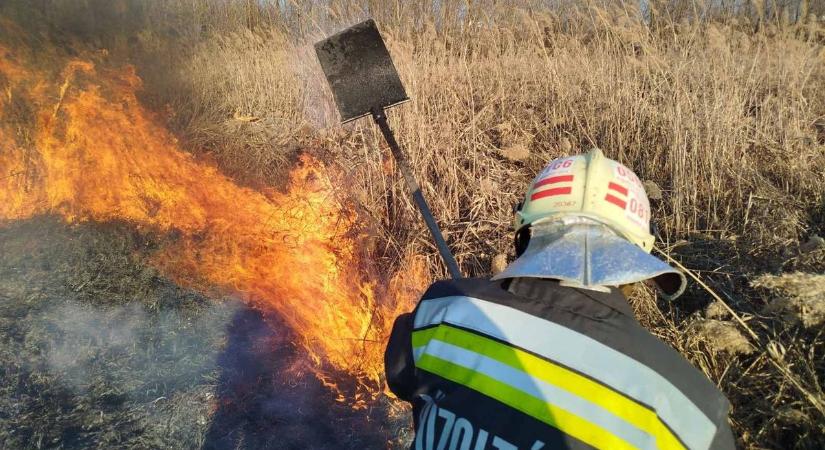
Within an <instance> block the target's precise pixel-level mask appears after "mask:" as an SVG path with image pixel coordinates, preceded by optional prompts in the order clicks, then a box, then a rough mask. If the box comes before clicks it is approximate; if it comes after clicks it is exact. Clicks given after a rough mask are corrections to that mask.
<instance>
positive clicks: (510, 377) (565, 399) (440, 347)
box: [425, 339, 656, 448]
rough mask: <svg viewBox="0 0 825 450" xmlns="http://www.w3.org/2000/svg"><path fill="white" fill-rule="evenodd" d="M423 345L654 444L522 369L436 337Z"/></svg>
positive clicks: (641, 444) (630, 439)
mask: <svg viewBox="0 0 825 450" xmlns="http://www.w3.org/2000/svg"><path fill="white" fill-rule="evenodd" d="M425 347H426V350H425V353H426V354H428V355H432V356H435V357H437V358H441V359H443V360H446V361H449V362H451V363H453V364H458V365H459V366H462V367H465V368H467V369H470V370H472V371H474V372H478V373H481V374H484V375H487V376H488V377H490V378H493V379H495V380H498V381H499V382H501V383H503V384H506V385H508V386H510V387H512V388H514V389H517V390H519V391H521V392H524V393H525V394H527V395H529V396H531V397H534V398H537V399H539V400H541V401H543V402H545V403H550V404H552V405H554V406H557V407H559V408H562V409H564V410H566V411H568V412H570V413H572V414H575V415H577V416H579V417H581V418H582V419H584V420H586V421H588V422H590V423H593V424H596V425H598V426H600V427H602V428H604V429H605V430H607V431H608V432H610V433H611V434H613V435H615V436H616V437H618V438H620V439H622V440H624V441H626V442H627V443H629V444H631V445H633V446H635V447H637V448H656V438H654V437H653V436H651V435H649V434H647V433H645V432H644V431H642V430H640V429H639V428H636V427H635V426H633V425H631V424H629V423H627V422H625V421H624V420H622V419H621V418H619V417H617V416H615V415H613V414H612V413H611V412H609V411H607V410H606V409H604V408H602V407H601V406H599V405H596V404H594V403H591V402H589V401H587V400H585V399H583V398H581V397H579V396H578V395H574V394H571V393H569V392H567V391H565V390H564V389H559V388H557V387H556V386H553V385H551V384H549V383H547V382H545V381H542V380H539V379H537V378H533V377H531V376H530V375H529V374H527V373H525V372H523V371H521V370H518V369H515V368H513V367H510V366H508V365H507V364H504V363H501V362H499V361H496V360H494V359H492V358H489V357H486V356H484V355H481V354H478V353H475V352H472V351H470V350H466V349H463V348H461V347H458V346H455V345H452V344H449V343H447V342H443V341H439V340H437V339H433V340H431V341H430V342H429V343H427V345H426V346H425Z"/></svg>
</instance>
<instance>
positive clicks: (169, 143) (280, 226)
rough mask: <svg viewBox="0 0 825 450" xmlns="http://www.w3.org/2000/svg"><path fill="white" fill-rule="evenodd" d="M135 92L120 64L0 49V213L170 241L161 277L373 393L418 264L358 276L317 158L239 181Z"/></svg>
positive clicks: (421, 273) (342, 208)
mask: <svg viewBox="0 0 825 450" xmlns="http://www.w3.org/2000/svg"><path fill="white" fill-rule="evenodd" d="M3 80H5V85H4V82H3ZM140 86H141V81H140V79H139V78H138V77H137V75H136V74H135V71H134V69H133V68H132V67H128V66H127V67H126V68H125V69H123V70H120V71H113V70H107V69H100V68H97V67H95V65H94V64H93V63H91V62H89V61H82V60H72V61H70V62H69V63H68V64H67V65H66V66H65V68H64V70H63V71H62V74H61V79H60V80H59V81H58V82H54V81H52V80H49V79H48V78H47V77H46V75H44V74H43V73H41V72H40V71H37V70H33V69H31V68H29V67H27V66H26V65H25V64H24V63H21V62H20V61H19V60H18V59H17V58H16V57H15V55H14V53H13V52H11V51H9V50H8V49H6V48H3V47H0V89H2V91H0V94H2V95H0V119H2V122H0V219H5V220H11V219H22V218H27V217H31V216H32V215H35V214H41V213H57V214H60V215H62V216H63V217H64V218H65V219H66V220H67V221H70V222H75V221H86V220H95V221H108V220H125V221H128V222H131V223H133V224H135V226H136V227H138V228H139V229H144V230H148V231H153V232H162V233H167V234H168V235H170V236H175V237H174V238H173V239H170V240H171V241H172V242H171V243H169V244H167V245H166V246H165V247H164V248H162V249H161V250H160V251H159V252H158V253H157V254H156V255H154V257H153V263H154V264H155V265H156V266H157V267H159V268H160V269H161V270H162V271H163V273H165V274H166V275H167V276H169V277H171V278H173V279H174V280H176V281H177V282H179V283H181V284H184V285H188V286H195V287H201V288H203V287H210V288H211V287H217V288H218V289H220V290H222V291H224V292H231V293H233V294H234V295H237V296H240V297H241V298H243V299H245V300H246V301H249V302H251V303H253V304H255V305H257V306H259V307H264V308H270V309H272V310H274V311H276V312H277V313H278V314H279V315H281V316H282V317H283V318H284V319H285V321H286V323H287V324H288V325H289V326H290V327H291V328H292V329H293V330H294V331H295V334H296V336H297V339H298V340H299V342H298V344H300V345H301V346H302V348H303V349H304V350H305V351H306V353H307V355H308V356H309V357H310V358H311V360H312V361H313V362H314V363H315V367H316V372H317V374H318V375H319V377H320V378H321V379H322V380H326V381H327V382H329V380H330V379H332V378H330V377H331V376H332V375H331V374H334V373H341V372H343V373H348V374H350V375H352V376H353V377H354V378H355V379H356V380H357V382H358V383H359V384H360V386H362V387H366V388H367V389H368V391H369V392H370V393H371V394H368V395H373V396H374V395H375V394H376V393H377V392H379V391H380V389H379V386H380V375H381V373H382V364H381V361H382V358H381V355H382V352H383V346H384V342H385V339H386V336H387V332H388V328H389V326H390V325H391V321H392V319H393V317H394V315H395V314H396V313H397V312H400V311H402V310H404V309H408V308H409V307H410V305H411V303H412V300H413V299H414V297H415V294H417V293H419V292H420V289H421V288H422V287H423V283H424V282H425V281H426V271H425V270H423V269H422V268H420V267H419V268H418V269H417V270H413V271H411V272H410V273H409V274H408V275H410V276H411V277H412V278H409V279H396V280H395V281H393V282H392V283H390V284H391V286H390V289H389V290H386V291H387V292H388V293H389V295H384V294H383V292H384V291H385V290H382V289H380V288H379V287H378V286H377V283H376V281H375V280H374V279H371V278H370V277H368V276H365V275H364V274H367V273H370V270H369V267H368V266H369V261H368V258H366V256H365V254H364V250H363V246H362V245H361V241H362V239H361V238H362V237H363V236H362V234H361V233H360V232H359V231H358V230H359V227H358V226H357V219H358V218H357V216H356V214H355V213H354V212H353V210H352V209H351V208H349V207H348V206H347V203H346V201H344V200H342V198H341V195H343V194H342V192H341V190H340V189H336V186H335V184H336V182H335V180H334V176H333V175H331V174H330V172H328V171H327V170H326V169H325V168H324V166H323V165H322V164H321V163H320V162H319V161H317V160H316V159H313V158H311V157H309V156H302V157H301V158H300V161H299V163H298V165H297V166H296V168H295V169H294V170H293V171H292V173H291V174H290V177H289V183H288V187H287V189H286V191H285V192H284V193H280V192H275V191H271V192H266V193H262V192H258V191H255V190H252V189H249V188H244V187H240V186H238V185H236V184H235V183H233V182H232V180H230V179H228V178H227V177H225V176H223V175H222V174H221V173H220V172H219V171H218V170H217V169H216V168H215V167H213V166H212V165H209V164H206V163H203V162H198V161H196V160H195V159H194V158H193V157H191V156H190V155H189V154H187V153H185V152H183V151H181V150H180V149H179V148H178V146H177V144H176V141H175V138H174V137H173V136H172V135H171V134H170V133H169V132H168V131H167V130H166V129H165V128H164V127H163V126H161V125H160V124H159V122H158V120H157V118H156V117H155V116H154V115H153V114H152V113H150V112H148V111H147V110H145V109H144V108H143V107H142V106H141V105H140V103H139V102H138V100H137V98H136V96H135V92H136V91H137V90H138V89H139V88H140ZM17 96H20V97H17ZM19 105H29V110H31V111H33V114H32V120H33V122H34V124H33V128H32V129H33V131H32V132H31V133H27V132H21V131H20V128H19V127H18V128H15V127H14V126H13V123H14V122H15V120H13V119H14V117H16V116H15V114H16V113H19V111H16V108H17V109H19V108H18V106H19ZM396 296H397V297H396ZM392 297H396V298H392ZM323 368H327V369H330V371H327V370H326V369H323ZM358 397H359V398H362V397H363V392H362V393H360V394H358Z"/></svg>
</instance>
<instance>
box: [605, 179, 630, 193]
mask: <svg viewBox="0 0 825 450" xmlns="http://www.w3.org/2000/svg"><path fill="white" fill-rule="evenodd" d="M607 188H608V189H613V190H614V191H616V192H618V193H620V194H622V195H627V188H626V187H624V186H622V185H621V184H617V183H613V182H610V184H608V185H607Z"/></svg>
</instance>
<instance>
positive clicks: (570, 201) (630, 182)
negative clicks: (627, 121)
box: [493, 149, 686, 298]
mask: <svg viewBox="0 0 825 450" xmlns="http://www.w3.org/2000/svg"><path fill="white" fill-rule="evenodd" d="M515 229H516V252H517V253H518V259H516V260H515V261H513V263H512V264H510V265H509V266H508V267H507V269H505V270H504V271H503V272H501V273H500V274H498V275H496V276H495V277H493V279H494V280H498V279H505V278H517V277H534V278H554V279H558V280H561V282H562V284H564V285H568V286H574V287H579V288H584V289H592V290H599V291H607V290H609V289H608V286H619V285H623V284H630V283H635V282H637V281H643V280H647V279H653V280H654V281H655V282H656V284H657V285H658V286H659V288H660V289H661V290H662V292H663V294H664V295H665V296H666V297H668V298H675V297H678V296H679V295H681V294H682V292H684V289H685V285H686V280H685V277H684V275H683V274H682V273H681V272H679V271H678V270H676V269H673V268H672V267H670V266H669V265H667V264H665V263H664V262H662V261H660V260H659V259H657V258H655V257H653V256H651V255H650V251H651V250H652V248H653V241H654V237H653V235H651V233H650V203H649V202H648V199H647V194H646V193H645V190H644V186H643V185H642V182H641V181H639V178H638V177H637V176H636V174H634V173H633V171H631V170H630V169H628V168H627V167H625V166H624V165H622V164H619V163H618V162H616V161H613V160H612V159H608V158H606V157H605V156H604V154H602V152H601V150H599V149H593V150H590V151H589V152H587V153H586V154H583V155H575V156H570V157H566V158H559V159H556V160H554V161H552V162H551V163H550V164H548V165H547V166H546V167H545V168H544V170H542V171H541V173H539V175H538V176H537V177H536V179H535V180H534V181H533V183H532V184H531V185H530V189H529V190H528V192H527V197H526V198H525V200H524V203H523V204H522V205H521V207H520V208H519V209H518V211H516V218H515Z"/></svg>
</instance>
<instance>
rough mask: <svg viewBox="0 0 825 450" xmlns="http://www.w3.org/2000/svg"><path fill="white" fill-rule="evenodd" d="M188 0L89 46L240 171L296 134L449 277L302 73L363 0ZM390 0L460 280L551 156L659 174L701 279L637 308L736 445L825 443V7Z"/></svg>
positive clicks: (419, 137) (676, 248) (414, 120)
mask: <svg viewBox="0 0 825 450" xmlns="http://www.w3.org/2000/svg"><path fill="white" fill-rule="evenodd" d="M115 3H118V4H125V5H132V3H136V4H139V3H140V2H131V3H130V2H125V1H124V2H115ZM184 3H186V2H180V3H175V2H170V5H172V4H176V5H178V6H179V9H177V10H175V11H176V14H167V15H166V16H164V21H148V22H147V25H145V26H142V27H138V28H135V29H134V30H131V31H128V30H127V31H123V32H122V34H126V35H127V36H122V35H121V34H119V33H114V32H109V31H107V33H98V34H94V35H93V37H94V39H92V40H89V39H86V40H85V41H84V42H85V43H84V45H88V42H92V45H95V46H98V47H100V48H106V49H107V51H108V53H109V56H108V57H109V58H110V59H111V62H112V63H113V64H114V63H118V64H119V63H122V62H123V61H129V62H132V63H134V64H136V65H137V67H138V69H139V73H140V74H141V76H142V78H143V79H144V81H145V86H146V88H145V92H144V96H145V101H146V102H147V104H150V105H153V106H154V107H155V108H156V109H157V110H158V111H161V112H162V114H163V116H164V117H165V119H166V120H167V121H168V123H169V125H170V127H172V128H173V129H174V130H175V131H176V132H177V133H179V135H180V136H181V138H182V140H183V141H184V142H186V143H187V146H188V147H189V148H191V149H193V151H195V152H200V153H205V154H208V155H210V157H212V158H214V159H216V160H217V162H218V163H219V164H220V165H221V167H223V168H224V169H225V170H226V171H227V173H230V174H232V175H233V176H235V177H236V178H237V179H239V180H242V181H243V182H245V183H249V184H252V185H256V184H261V185H277V184H279V182H280V181H279V180H280V179H281V178H282V175H283V168H284V167H287V166H288V162H289V161H290V160H291V158H292V157H293V156H294V154H295V153H296V152H298V151H309V152H312V153H314V154H316V155H318V156H320V157H322V158H323V159H325V160H326V161H328V162H329V163H330V164H332V165H334V166H336V167H338V168H339V169H340V170H341V171H342V172H344V173H346V174H348V177H349V180H350V186H351V187H350V189H351V193H352V196H353V199H354V201H355V202H356V203H357V206H358V208H359V210H360V211H361V212H362V214H361V216H362V217H363V220H364V221H366V222H368V223H369V226H370V227H371V228H372V229H373V230H374V233H375V235H376V239H377V242H378V243H379V245H378V246H377V247H376V249H375V250H374V257H375V259H376V260H378V261H379V266H381V267H387V268H391V269H394V268H395V267H396V266H397V265H398V264H399V263H400V262H401V261H403V260H404V257H405V256H406V255H409V254H422V255H424V256H425V257H426V258H427V260H428V261H429V262H430V266H431V270H432V272H433V274H434V276H436V277H438V276H444V275H445V272H444V270H443V268H442V267H441V266H440V264H439V261H438V257H437V253H436V251H435V249H434V247H433V246H432V244H431V243H430V242H429V240H428V239H427V235H426V233H425V230H424V227H423V225H421V224H420V223H419V220H418V217H417V213H416V212H415V209H414V208H413V205H412V203H411V202H410V200H409V197H408V195H407V193H406V191H405V189H404V186H403V183H402V182H401V180H400V179H399V177H398V175H397V174H396V172H395V171H394V170H393V164H392V161H391V159H389V156H388V154H387V152H383V151H381V148H382V141H381V140H380V136H379V135H377V134H376V130H375V129H374V128H373V127H372V124H371V123H369V122H368V121H364V122H363V123H356V124H354V125H348V126H345V127H340V126H337V125H336V118H335V112H334V106H333V105H332V104H331V103H330V100H329V93H328V92H327V91H326V85H325V82H324V80H323V78H321V76H320V74H319V71H318V68H317V67H316V62H315V59H314V54H313V53H312V49H311V44H312V43H313V42H314V41H315V40H317V39H319V38H321V37H322V36H324V35H325V34H327V33H329V32H331V31H334V30H335V29H337V28H341V27H342V26H343V25H347V24H350V23H354V22H356V21H357V20H358V19H360V18H363V17H365V16H366V13H365V12H364V9H362V8H359V7H357V2H341V5H342V6H341V5H339V6H338V7H337V8H338V9H333V10H331V11H332V12H329V11H327V12H326V13H324V14H321V13H318V12H317V10H312V9H311V8H310V9H308V10H307V11H308V12H307V14H306V15H304V16H300V18H295V16H290V17H291V19H289V20H287V19H285V18H284V17H281V16H272V15H268V14H267V13H266V11H268V10H260V9H254V12H253V10H252V9H243V10H242V11H241V12H238V11H236V10H232V11H229V10H222V11H223V13H224V15H220V14H214V11H212V10H210V9H209V7H208V4H209V3H210V2H209V1H208V0H202V1H200V2H188V3H186V4H191V5H200V6H198V8H201V9H198V8H196V7H195V6H191V8H189V9H185V8H183V6H181V5H183V4H184ZM425 3H426V2H410V4H411V5H420V4H425ZM474 3H475V2H470V4H471V5H472V4H474ZM374 7H375V8H379V5H374ZM124 8H126V7H124ZM169 8H172V6H170V7H169ZM386 8H387V9H386V10H385V9H384V8H383V7H381V8H379V9H377V10H374V11H373V15H375V16H377V18H378V20H379V23H380V24H381V25H382V32H383V34H384V37H385V39H386V40H387V43H388V46H389V48H390V51H391V53H392V55H393V58H394V60H395V64H396V66H397V67H398V69H399V72H400V73H401V76H402V78H403V80H404V82H405V85H406V88H407V90H408V93H409V94H410V97H411V98H412V101H411V102H410V103H409V104H406V105H404V106H400V107H398V108H396V109H395V110H393V111H392V112H391V114H390V115H391V120H392V122H393V125H394V127H395V128H396V133H397V135H398V136H399V138H400V141H401V142H402V144H403V145H404V147H405V148H406V150H407V152H408V153H409V155H410V158H411V160H412V162H413V166H414V168H415V171H416V173H417V175H418V177H419V179H420V180H421V181H422V185H423V189H424V191H425V195H426V197H427V198H428V199H429V201H430V203H431V206H432V208H433V209H434V212H435V215H436V217H437V218H438V219H439V221H440V223H441V225H442V227H443V230H444V232H445V234H446V236H447V240H448V242H449V244H450V246H451V247H452V249H453V251H454V252H455V254H456V257H457V259H458V261H459V262H460V264H461V266H462V269H463V270H464V272H465V274H468V275H472V276H487V275H489V274H490V271H491V270H492V266H493V265H496V264H494V262H496V261H497V265H501V262H502V260H503V259H505V258H507V257H508V256H509V257H512V254H511V249H510V247H511V232H510V224H511V220H512V218H511V208H512V205H513V204H515V203H516V202H517V201H518V200H519V197H520V195H522V191H523V188H524V186H526V184H527V183H528V182H529V180H530V179H531V178H532V176H533V175H534V174H535V173H536V172H537V171H538V170H539V169H540V168H541V167H542V166H543V165H544V164H545V163H546V162H547V161H549V160H551V159H553V158H555V157H558V156H561V155H564V154H569V153H571V152H578V151H582V150H586V149H588V148H590V147H593V146H598V147H600V148H602V149H604V150H605V152H606V154H607V155H608V156H610V157H613V158H616V159H618V160H620V161H622V162H623V163H625V164H626V165H628V166H630V167H632V168H633V169H634V170H635V171H636V173H638V174H639V176H640V178H642V179H644V180H647V185H648V186H649V188H650V190H655V191H658V194H657V195H655V196H653V195H652V198H654V208H655V211H654V219H655V221H656V223H657V225H658V229H659V231H660V234H661V238H662V239H661V241H660V242H659V244H658V245H659V252H660V254H661V255H662V256H663V257H667V258H672V260H673V261H675V263H678V264H680V265H682V266H683V267H685V268H687V269H689V270H690V273H691V276H692V277H693V279H692V282H691V286H690V288H689V290H688V292H687V293H686V295H685V296H684V297H683V298H682V299H681V300H679V301H677V302H675V303H664V302H663V301H661V300H659V299H657V298H656V297H655V295H654V293H653V292H652V291H649V290H647V289H646V288H645V289H639V290H637V292H636V293H635V295H633V297H632V298H631V302H632V303H633V305H634V307H635V308H636V310H637V313H638V315H639V318H640V321H641V322H642V323H643V324H645V325H646V326H647V327H649V328H650V329H651V330H652V331H653V332H654V333H655V334H656V335H658V336H660V337H661V338H662V339H664V340H665V341H667V342H669V343H670V344H671V345H673V346H674V347H675V348H676V349H678V350H679V351H680V352H682V353H683V354H684V355H685V356H687V357H688V358H689V359H690V360H691V361H692V362H693V363H694V364H695V365H696V366H698V367H700V368H701V369H702V370H703V371H704V372H705V373H706V374H707V375H708V376H709V377H710V378H711V379H712V380H714V381H715V382H716V383H718V384H719V386H720V387H721V388H722V389H723V390H724V391H725V393H726V394H727V395H728V396H729V398H730V399H731V401H732V403H733V411H732V415H731V420H732V422H733V427H734V430H735V432H736V434H737V436H738V438H739V443H740V445H742V446H743V447H745V448H822V447H823V446H825V438H824V437H823V436H825V391H824V390H823V385H822V383H823V380H825V336H823V327H825V322H823V321H824V320H825V312H824V311H823V308H824V307H823V305H825V294H824V293H823V290H822V286H823V282H825V279H823V275H822V274H823V272H825V244H824V243H823V241H822V239H821V238H820V237H819V236H818V235H822V234H823V233H824V232H825V228H823V227H825V181H823V180H825V89H823V86H825V23H823V22H821V21H818V20H817V18H816V16H814V17H813V18H810V19H806V20H801V21H799V22H798V23H796V24H786V23H785V24H783V23H782V21H776V22H771V21H763V22H761V23H760V24H759V26H756V22H755V21H754V20H752V19H751V18H749V17H748V16H746V15H739V16H731V15H722V16H719V17H718V18H716V19H713V20H707V21H701V22H700V21H691V20H683V21H677V20H670V19H667V18H666V17H667V16H659V17H658V18H657V19H658V20H655V21H653V22H651V23H650V24H647V23H645V22H644V21H642V20H639V19H638V17H639V15H638V14H639V13H638V11H634V10H633V9H632V8H631V9H628V8H627V7H625V8H614V9H610V8H598V7H595V6H592V5H591V6H589V7H584V8H578V9H575V10H572V9H571V11H567V12H565V13H564V14H560V13H555V12H554V11H552V10H548V9H530V10H528V9H520V8H513V9H507V10H500V11H499V10H488V11H487V12H486V13H485V14H484V15H481V14H479V15H473V14H468V16H467V17H465V18H464V19H463V22H461V23H460V25H459V24H458V23H457V22H456V23H452V22H446V19H444V18H443V17H442V18H441V19H440V20H439V18H438V17H435V16H433V15H432V14H431V13H422V12H421V11H420V10H416V7H415V6H411V7H410V9H409V10H402V11H394V10H391V8H389V7H386ZM124 11H126V12H122V14H128V13H130V10H128V8H126V9H124ZM141 11H142V10H141ZM227 11H229V12H227ZM230 12H231V13H232V14H230ZM470 12H471V13H472V12H473V11H472V9H471V10H470ZM51 14H53V15H54V14H57V13H54V12H53V13H51ZM158 14H159V13H158ZM53 17H54V16H53ZM662 17H665V19H663V18H662ZM455 20H458V19H455ZM158 23H161V24H162V25H158ZM70 25H71V24H70ZM67 27H68V28H69V29H71V27H69V26H68V25H67ZM124 29H126V28H124ZM69 36H75V35H69ZM67 39H68V38H67ZM72 39H74V38H72ZM67 45H74V44H67ZM665 255H666V256H665Z"/></svg>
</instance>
